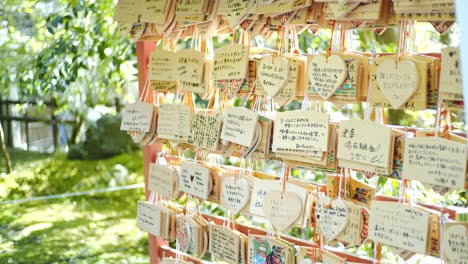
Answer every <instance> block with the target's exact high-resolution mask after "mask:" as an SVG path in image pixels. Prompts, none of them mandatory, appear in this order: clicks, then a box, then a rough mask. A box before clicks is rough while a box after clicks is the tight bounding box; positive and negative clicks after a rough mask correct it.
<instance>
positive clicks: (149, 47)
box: [136, 41, 167, 264]
mask: <svg viewBox="0 0 468 264" xmlns="http://www.w3.org/2000/svg"><path fill="white" fill-rule="evenodd" d="M155 48H156V45H155V43H154V41H138V42H137V43H136V53H137V64H138V88H139V93H140V94H141V93H142V92H143V89H144V88H145V83H146V80H147V76H148V59H149V54H150V53H151V52H152V51H154V50H155ZM158 151H161V145H160V144H153V145H151V146H144V147H143V165H144V171H145V194H146V199H148V197H149V195H150V192H149V190H148V176H149V174H148V172H149V163H150V162H151V160H152V158H153V155H154V153H156V152H158ZM148 241H149V243H148V246H149V255H150V263H152V264H157V263H159V262H160V258H159V254H158V253H159V250H160V248H161V246H162V245H166V244H167V243H166V242H165V241H164V240H163V239H161V238H157V237H155V236H153V235H148Z"/></svg>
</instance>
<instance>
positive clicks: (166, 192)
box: [148, 163, 177, 200]
mask: <svg viewBox="0 0 468 264" xmlns="http://www.w3.org/2000/svg"><path fill="white" fill-rule="evenodd" d="M176 179H177V176H176V173H175V171H174V169H172V168H170V167H167V166H165V165H161V164H155V163H150V169H149V183H148V188H149V189H150V190H151V191H152V192H156V193H159V194H160V195H162V196H163V197H164V198H165V199H168V200H170V199H172V198H173V197H174V196H175V193H174V187H175V186H174V185H175V182H176Z"/></svg>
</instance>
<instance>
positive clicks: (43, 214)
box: [0, 152, 149, 263]
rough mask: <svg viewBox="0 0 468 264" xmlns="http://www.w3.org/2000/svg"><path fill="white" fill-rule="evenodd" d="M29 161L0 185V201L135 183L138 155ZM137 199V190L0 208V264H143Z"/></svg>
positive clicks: (139, 195) (143, 236) (145, 255)
mask: <svg viewBox="0 0 468 264" xmlns="http://www.w3.org/2000/svg"><path fill="white" fill-rule="evenodd" d="M33 156H34V155H33V153H31V154H30V157H26V156H23V157H24V158H25V159H27V162H26V163H23V162H20V161H17V163H16V164H17V167H16V170H15V171H14V172H13V173H12V174H11V175H8V177H3V178H0V200H2V201H4V200H11V199H21V198H27V197H32V196H34V197H36V196H42V195H50V194H58V193H66V192H74V191H84V190H91V189H96V188H104V187H109V186H114V185H123V184H133V183H139V182H142V181H143V163H142V157H141V153H140V152H139V153H136V154H133V155H129V154H123V155H119V156H116V157H114V158H112V159H108V160H101V161H68V160H66V159H65V157H64V156H55V157H52V158H50V157H49V158H46V159H43V158H44V157H42V156H41V157H37V158H38V159H37V160H36V161H32V160H31V157H33ZM15 157H17V158H19V157H21V156H20V155H15ZM142 199H144V190H143V188H141V189H133V190H125V191H118V192H112V193H105V194H98V195H93V196H79V197H73V198H61V199H56V200H48V201H40V202H39V201H38V202H29V203H23V204H14V205H2V213H1V214H0V263H148V258H149V257H148V251H147V249H148V247H147V239H146V238H147V235H146V233H144V232H141V231H139V230H138V229H137V228H136V226H135V212H136V201H138V200H142Z"/></svg>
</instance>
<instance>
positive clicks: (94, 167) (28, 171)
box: [0, 152, 143, 202]
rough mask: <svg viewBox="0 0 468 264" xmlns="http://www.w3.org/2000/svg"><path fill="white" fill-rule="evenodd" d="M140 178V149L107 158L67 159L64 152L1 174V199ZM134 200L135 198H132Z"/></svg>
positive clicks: (94, 186)
mask: <svg viewBox="0 0 468 264" xmlns="http://www.w3.org/2000/svg"><path fill="white" fill-rule="evenodd" d="M138 182H143V165H142V156H141V152H136V153H133V154H132V155H130V154H122V155H119V156H116V157H114V158H111V159H107V160H97V161H68V160H67V159H66V158H65V157H64V156H63V155H57V156H55V157H52V158H47V159H45V160H40V161H37V162H31V163H29V164H28V165H27V166H24V167H19V168H17V169H16V170H15V171H14V172H13V173H12V174H10V175H8V177H3V178H0V200H11V199H22V198H27V197H35V196H42V195H51V194H59V193H66V192H75V191H84V190H91V189H96V188H104V187H108V186H115V185H123V184H131V183H138ZM133 202H134V201H133Z"/></svg>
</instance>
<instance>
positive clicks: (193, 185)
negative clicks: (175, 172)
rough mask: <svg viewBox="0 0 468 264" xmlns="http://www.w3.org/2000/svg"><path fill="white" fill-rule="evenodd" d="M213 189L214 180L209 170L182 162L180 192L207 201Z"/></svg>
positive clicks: (198, 165) (195, 164)
mask: <svg viewBox="0 0 468 264" xmlns="http://www.w3.org/2000/svg"><path fill="white" fill-rule="evenodd" d="M211 187H212V179H211V174H210V170H209V169H208V168H206V167H204V166H202V165H200V164H197V163H192V162H182V165H181V166H180V177H179V189H180V191H182V192H186V193H187V194H190V195H193V196H196V197H198V198H201V199H203V200H206V199H207V198H208V195H209V194H210V192H211Z"/></svg>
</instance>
